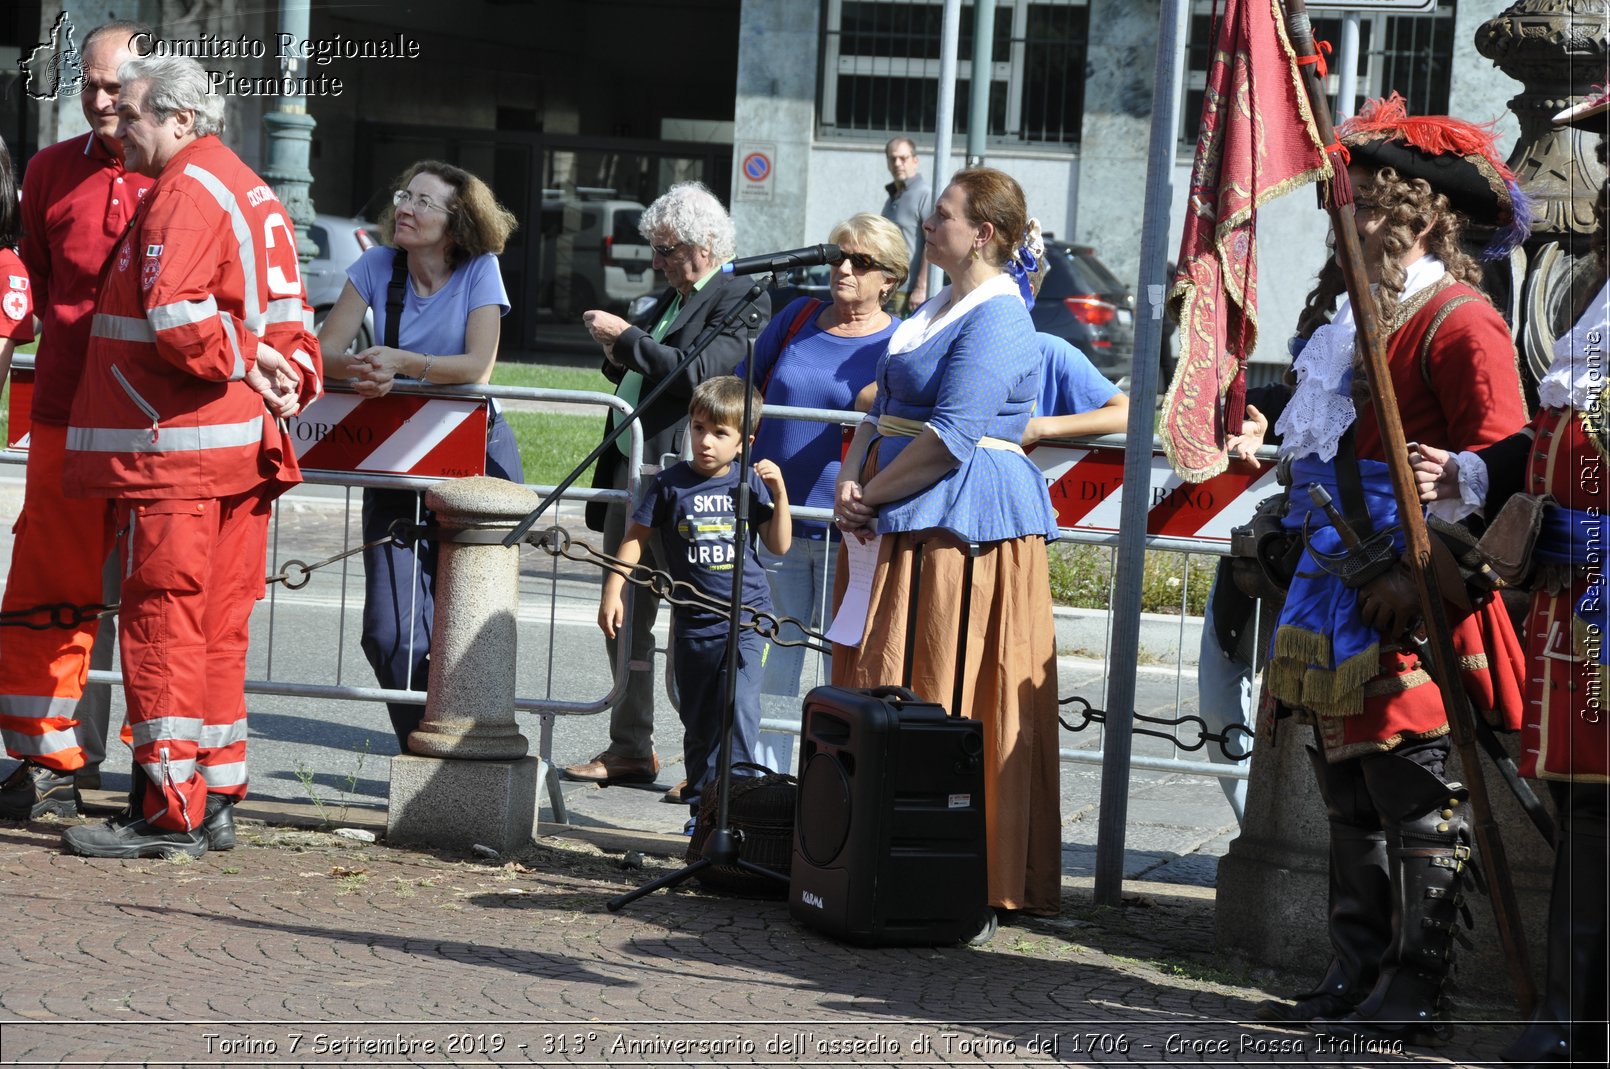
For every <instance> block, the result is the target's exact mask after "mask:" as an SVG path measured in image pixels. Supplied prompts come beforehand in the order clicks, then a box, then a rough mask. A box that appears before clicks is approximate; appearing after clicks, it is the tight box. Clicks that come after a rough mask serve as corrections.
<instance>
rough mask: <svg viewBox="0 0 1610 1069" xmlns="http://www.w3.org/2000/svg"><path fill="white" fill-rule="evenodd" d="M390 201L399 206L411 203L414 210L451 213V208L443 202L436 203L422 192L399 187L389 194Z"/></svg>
mask: <svg viewBox="0 0 1610 1069" xmlns="http://www.w3.org/2000/svg"><path fill="white" fill-rule="evenodd" d="M391 203H392V204H394V205H396V206H397V207H399V208H401V207H402V206H403V205H405V204H412V205H413V206H414V211H416V212H430V211H436V212H441V213H442V214H443V215H452V214H453V209H451V208H449V207H448V206H447V205H445V204H437V203H436V202H435V201H433V200H431V199H430V198H429V197H427V196H426V195H425V194H423V193H410V192H408V190H406V189H399V190H398V191H397V192H395V193H393V194H392V195H391Z"/></svg>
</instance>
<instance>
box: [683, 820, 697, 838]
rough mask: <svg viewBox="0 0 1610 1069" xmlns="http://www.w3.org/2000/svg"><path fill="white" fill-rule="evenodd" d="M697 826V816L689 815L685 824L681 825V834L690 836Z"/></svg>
mask: <svg viewBox="0 0 1610 1069" xmlns="http://www.w3.org/2000/svg"><path fill="white" fill-rule="evenodd" d="M698 827H699V818H698V817H689V818H688V822H687V823H686V824H684V825H682V834H683V835H686V836H688V837H689V838H692V837H693V833H694V831H695V830H697V829H698Z"/></svg>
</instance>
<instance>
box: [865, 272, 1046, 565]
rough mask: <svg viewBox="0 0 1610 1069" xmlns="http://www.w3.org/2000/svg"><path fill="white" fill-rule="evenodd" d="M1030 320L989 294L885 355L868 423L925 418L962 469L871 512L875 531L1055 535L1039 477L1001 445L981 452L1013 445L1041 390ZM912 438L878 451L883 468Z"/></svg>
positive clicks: (978, 538) (1014, 302)
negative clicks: (988, 442) (912, 344)
mask: <svg viewBox="0 0 1610 1069" xmlns="http://www.w3.org/2000/svg"><path fill="white" fill-rule="evenodd" d="M1040 363H1041V360H1040V346H1039V343H1038V342H1037V341H1036V339H1035V336H1034V323H1033V322H1032V321H1031V320H1030V319H1029V313H1028V310H1027V309H1026V308H1024V307H1023V302H1022V301H1021V300H1019V299H1018V298H1017V297H1015V296H1005V295H1003V296H1000V297H993V298H991V299H989V300H987V301H984V302H983V303H982V304H980V305H979V306H978V307H977V308H974V309H973V310H972V311H970V312H968V313H967V314H966V315H964V316H962V317H961V318H960V319H958V320H957V321H956V322H955V323H951V324H949V325H948V326H946V327H944V328H943V329H941V330H939V331H937V332H936V333H935V334H934V335H933V336H932V337H930V338H929V339H928V340H927V341H925V342H923V343H922V344H920V345H918V346H917V347H916V348H915V349H912V350H909V351H907V352H903V353H895V354H890V353H885V354H884V356H883V359H882V361H881V362H880V363H879V365H878V397H877V400H876V401H874V402H873V405H872V412H871V417H872V418H876V417H878V416H881V415H883V414H884V413H888V414H889V415H891V416H900V417H903V418H905V419H914V420H920V421H923V422H926V423H927V424H928V425H929V426H930V427H932V428H933V430H934V432H935V433H936V434H938V435H939V438H940V440H941V441H942V442H944V444H945V447H946V448H947V449H949V450H950V454H951V456H953V457H955V458H957V460H959V461H960V464H959V465H958V466H957V467H956V468H954V469H953V470H951V471H949V472H947V473H946V474H945V475H944V476H943V477H942V478H941V479H939V481H938V482H936V483H934V484H933V485H931V486H929V487H928V488H926V489H924V490H921V491H918V492H917V493H916V494H914V495H912V496H911V497H908V498H905V499H903V500H900V501H893V502H890V503H888V504H886V505H884V506H883V507H881V508H880V509H879V510H878V531H879V533H882V534H888V533H891V532H895V531H922V530H926V529H928V528H931V527H941V528H944V529H946V530H948V531H950V532H951V533H952V534H954V535H955V536H956V537H958V538H961V539H964V540H967V541H972V542H997V541H1000V540H1002V539H1007V538H1022V537H1024V536H1026V535H1042V536H1044V537H1045V539H1046V540H1047V541H1051V540H1053V539H1055V538H1056V537H1057V517H1056V513H1055V512H1054V511H1053V510H1052V508H1051V498H1050V495H1049V494H1048V493H1047V492H1046V486H1045V477H1044V476H1043V475H1041V474H1040V469H1039V468H1038V467H1036V466H1035V464H1034V462H1033V461H1031V460H1030V459H1029V458H1028V457H1026V456H1023V455H1021V454H1020V453H1017V452H1013V451H1011V450H1006V449H990V448H982V447H980V446H979V444H978V440H979V439H980V438H983V437H985V436H989V437H992V438H1001V439H1005V440H1006V441H1009V442H1021V441H1022V440H1023V429H1024V427H1025V426H1027V425H1028V421H1029V417H1030V416H1031V415H1033V414H1034V404H1035V401H1036V399H1037V397H1038V394H1039V390H1040ZM910 442H911V439H910V438H902V437H890V438H885V439H883V440H882V442H881V444H880V445H879V446H878V466H879V468H880V469H882V468H887V467H888V466H889V465H890V463H892V462H893V460H894V458H895V457H897V456H899V455H900V451H901V450H903V449H904V448H905V447H906V446H907V445H909V444H910Z"/></svg>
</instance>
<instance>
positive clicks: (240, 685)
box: [62, 56, 322, 857]
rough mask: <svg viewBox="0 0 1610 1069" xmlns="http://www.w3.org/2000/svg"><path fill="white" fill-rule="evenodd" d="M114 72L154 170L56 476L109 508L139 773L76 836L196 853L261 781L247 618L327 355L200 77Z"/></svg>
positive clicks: (133, 148) (292, 249) (127, 153)
mask: <svg viewBox="0 0 1610 1069" xmlns="http://www.w3.org/2000/svg"><path fill="white" fill-rule="evenodd" d="M118 73H119V80H120V81H121V83H122V89H121V91H120V92H119V93H118V100H117V113H118V120H119V121H118V137H119V139H120V140H121V141H122V142H123V151H124V160H125V162H126V164H127V166H128V168H129V169H130V170H133V171H137V172H139V173H141V174H144V175H147V176H150V177H153V178H155V179H156V182H155V184H154V185H152V187H151V191H150V192H149V193H148V194H147V195H146V197H145V201H144V203H143V204H142V205H141V207H140V210H139V212H138V213H137V215H136V216H135V219H134V223H133V225H132V226H131V227H130V228H129V232H128V234H127V235H126V236H125V237H124V238H123V240H122V241H121V242H119V243H118V246H117V248H116V249H115V250H114V251H113V253H112V257H111V259H110V260H109V261H108V262H107V265H106V267H105V269H104V271H103V273H102V276H101V288H100V293H99V295H98V296H97V298H96V301H95V317H94V321H93V325H92V328H91V331H90V344H89V355H88V358H87V360H86V362H85V367H84V378H83V381H82V382H81V383H80V384H79V388H78V393H77V395H76V396H75V397H74V399H73V409H72V416H71V421H70V423H69V425H68V429H67V461H66V465H65V468H64V473H63V474H64V477H65V479H66V486H67V492H68V493H69V494H72V495H75V496H83V497H96V498H105V499H110V500H111V502H112V509H113V513H114V522H115V525H116V527H117V529H118V537H119V540H120V544H119V546H118V559H119V561H121V562H122V564H123V587H122V598H121V608H120V610H119V613H118V628H119V630H118V638H119V644H120V647H121V653H122V661H123V682H124V693H125V696H126V699H127V702H128V719H129V726H130V728H131V729H132V731H133V735H134V763H135V768H136V771H135V773H134V789H133V790H132V791H131V792H130V801H129V808H128V809H127V810H126V811H125V812H123V813H122V814H120V815H119V816H117V817H114V818H113V819H112V820H110V821H108V822H106V823H104V824H95V825H84V826H80V827H74V828H70V829H68V831H67V832H66V833H65V834H63V836H62V841H63V843H64V845H65V846H66V847H67V849H68V850H70V851H73V852H74V853H79V854H85V855H88V856H91V857H148V856H154V855H164V854H171V853H176V852H177V853H185V854H188V855H190V856H192V857H194V856H198V855H200V854H201V853H203V852H205V851H206V850H207V848H208V845H209V838H211V839H213V840H217V839H219V838H223V839H225V840H226V841H230V840H232V839H233V827H232V818H230V816H229V807H230V806H231V805H232V804H233V803H234V802H235V801H237V800H239V799H240V798H241V797H243V796H244V795H245V793H246V701H245V679H246V645H247V623H248V620H249V618H250V616H251V611H252V606H253V604H254V603H255V602H256V600H257V599H258V598H260V597H262V596H263V591H264V584H263V572H264V556H265V552H266V543H267V533H268V515H269V511H270V508H271V505H272V502H273V499H274V498H275V497H276V496H278V495H279V494H280V493H281V492H283V491H284V490H285V489H286V488H287V487H289V486H290V485H292V484H294V483H296V482H297V481H299V480H300V478H301V476H300V472H299V471H298V469H297V465H296V456H295V453H294V452H293V451H292V448H291V444H290V441H289V438H288V437H287V436H286V435H285V433H284V431H283V429H282V427H281V425H280V418H281V417H284V416H288V415H291V414H293V413H295V412H296V411H297V410H298V409H299V408H300V407H301V405H303V404H305V403H307V402H309V401H311V400H313V399H314V398H315V397H317V396H318V394H319V392H320V388H321V387H320V375H321V371H322V367H321V361H320V359H319V350H318V343H317V341H315V339H314V336H313V333H312V323H313V314H312V310H311V309H310V308H309V307H308V305H307V301H306V295H305V292H304V290H303V286H302V279H301V274H300V272H299V270H298V264H297V259H296V237H295V233H294V231H293V229H292V224H291V220H290V218H289V215H288V214H287V212H286V210H285V208H284V206H283V205H281V204H280V202H279V198H278V197H276V196H275V194H274V191H273V190H272V189H270V188H269V186H268V185H267V184H266V183H265V182H264V181H263V180H262V179H261V178H259V177H258V176H257V175H256V174H254V173H253V172H252V171H251V169H250V168H248V167H247V166H246V165H245V164H244V163H242V162H241V160H240V158H239V157H237V156H236V155H235V154H234V153H233V152H231V151H230V150H229V149H228V148H226V147H225V146H224V144H223V142H222V141H221V140H220V139H219V137H218V135H219V134H221V133H222V132H223V109H224V102H223V99H222V98H221V97H218V96H214V95H212V94H211V93H209V91H208V82H207V74H206V72H205V71H204V70H203V69H202V68H201V65H200V64H198V63H197V62H196V61H195V60H192V59H188V58H183V57H167V56H164V57H157V56H152V57H147V58H145V59H136V60H131V61H129V62H128V63H125V64H124V65H123V66H122V68H120V70H119V72H118ZM204 825H206V827H204ZM226 826H227V831H226Z"/></svg>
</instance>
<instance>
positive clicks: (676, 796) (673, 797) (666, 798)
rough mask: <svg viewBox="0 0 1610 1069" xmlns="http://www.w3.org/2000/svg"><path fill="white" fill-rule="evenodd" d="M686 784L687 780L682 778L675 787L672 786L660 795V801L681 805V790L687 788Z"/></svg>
mask: <svg viewBox="0 0 1610 1069" xmlns="http://www.w3.org/2000/svg"><path fill="white" fill-rule="evenodd" d="M687 786H688V781H687V780H682V781H680V782H678V783H677V785H676V786H675V787H672V788H671V789H670V790H668V791H666V792H665V793H664V794H662V795H660V801H662V802H670V803H671V804H672V805H681V804H682V792H683V791H685V790H687Z"/></svg>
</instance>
